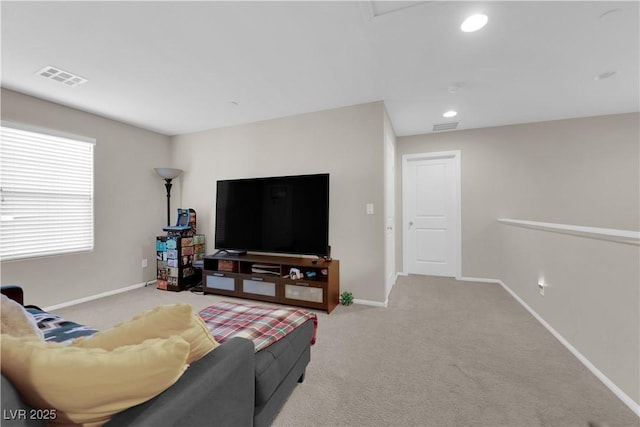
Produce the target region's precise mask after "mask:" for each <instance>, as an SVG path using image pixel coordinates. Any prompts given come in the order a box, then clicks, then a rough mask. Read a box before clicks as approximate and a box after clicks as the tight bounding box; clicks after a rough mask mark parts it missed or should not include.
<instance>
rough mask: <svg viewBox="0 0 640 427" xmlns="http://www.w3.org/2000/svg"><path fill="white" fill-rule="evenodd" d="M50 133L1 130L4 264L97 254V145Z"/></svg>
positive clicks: (0, 224) (0, 225)
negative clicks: (44, 258)
mask: <svg viewBox="0 0 640 427" xmlns="http://www.w3.org/2000/svg"><path fill="white" fill-rule="evenodd" d="M45 132H46V133H45ZM45 132H43V131H41V130H38V131H34V130H32V129H30V128H27V127H23V126H19V125H13V124H7V123H3V124H2V126H1V127H0V215H1V216H0V260H2V261H6V260H13V259H23V258H32V257H42V256H49V255H59V254H69V253H75V252H84V251H90V250H92V249H93V146H94V144H95V140H91V139H88V138H82V137H77V138H76V137H67V136H60V135H59V134H56V133H55V132H47V131H45Z"/></svg>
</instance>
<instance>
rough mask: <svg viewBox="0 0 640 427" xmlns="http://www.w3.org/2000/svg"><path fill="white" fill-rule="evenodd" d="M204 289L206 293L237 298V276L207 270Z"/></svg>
mask: <svg viewBox="0 0 640 427" xmlns="http://www.w3.org/2000/svg"><path fill="white" fill-rule="evenodd" d="M203 274H204V280H203V283H202V285H203V286H202V289H203V291H204V292H206V293H210V294H219V295H229V296H237V295H238V290H237V275H236V274H233V273H225V272H222V271H210V270H205V271H204V272H203Z"/></svg>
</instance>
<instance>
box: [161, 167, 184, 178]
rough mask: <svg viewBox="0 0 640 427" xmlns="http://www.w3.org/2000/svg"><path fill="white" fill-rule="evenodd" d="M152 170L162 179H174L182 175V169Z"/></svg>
mask: <svg viewBox="0 0 640 427" xmlns="http://www.w3.org/2000/svg"><path fill="white" fill-rule="evenodd" d="M154 170H155V171H156V173H157V174H158V175H160V176H161V177H162V178H164V179H174V178H177V177H178V176H179V175H180V174H181V173H182V169H173V168H154Z"/></svg>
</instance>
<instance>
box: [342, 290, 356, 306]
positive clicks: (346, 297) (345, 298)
mask: <svg viewBox="0 0 640 427" xmlns="http://www.w3.org/2000/svg"><path fill="white" fill-rule="evenodd" d="M340 304H342V305H351V304H353V294H352V293H351V292H346V291H345V292H343V293H341V294H340Z"/></svg>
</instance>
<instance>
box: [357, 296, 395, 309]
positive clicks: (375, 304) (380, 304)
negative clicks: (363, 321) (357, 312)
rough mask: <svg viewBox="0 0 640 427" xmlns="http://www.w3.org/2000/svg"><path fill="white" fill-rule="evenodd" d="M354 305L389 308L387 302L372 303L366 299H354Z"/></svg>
mask: <svg viewBox="0 0 640 427" xmlns="http://www.w3.org/2000/svg"><path fill="white" fill-rule="evenodd" d="M353 303H354V304H362V305H371V306H374V307H384V308H386V307H387V301H385V302H380V301H370V300H366V299H358V298H354V299H353Z"/></svg>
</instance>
